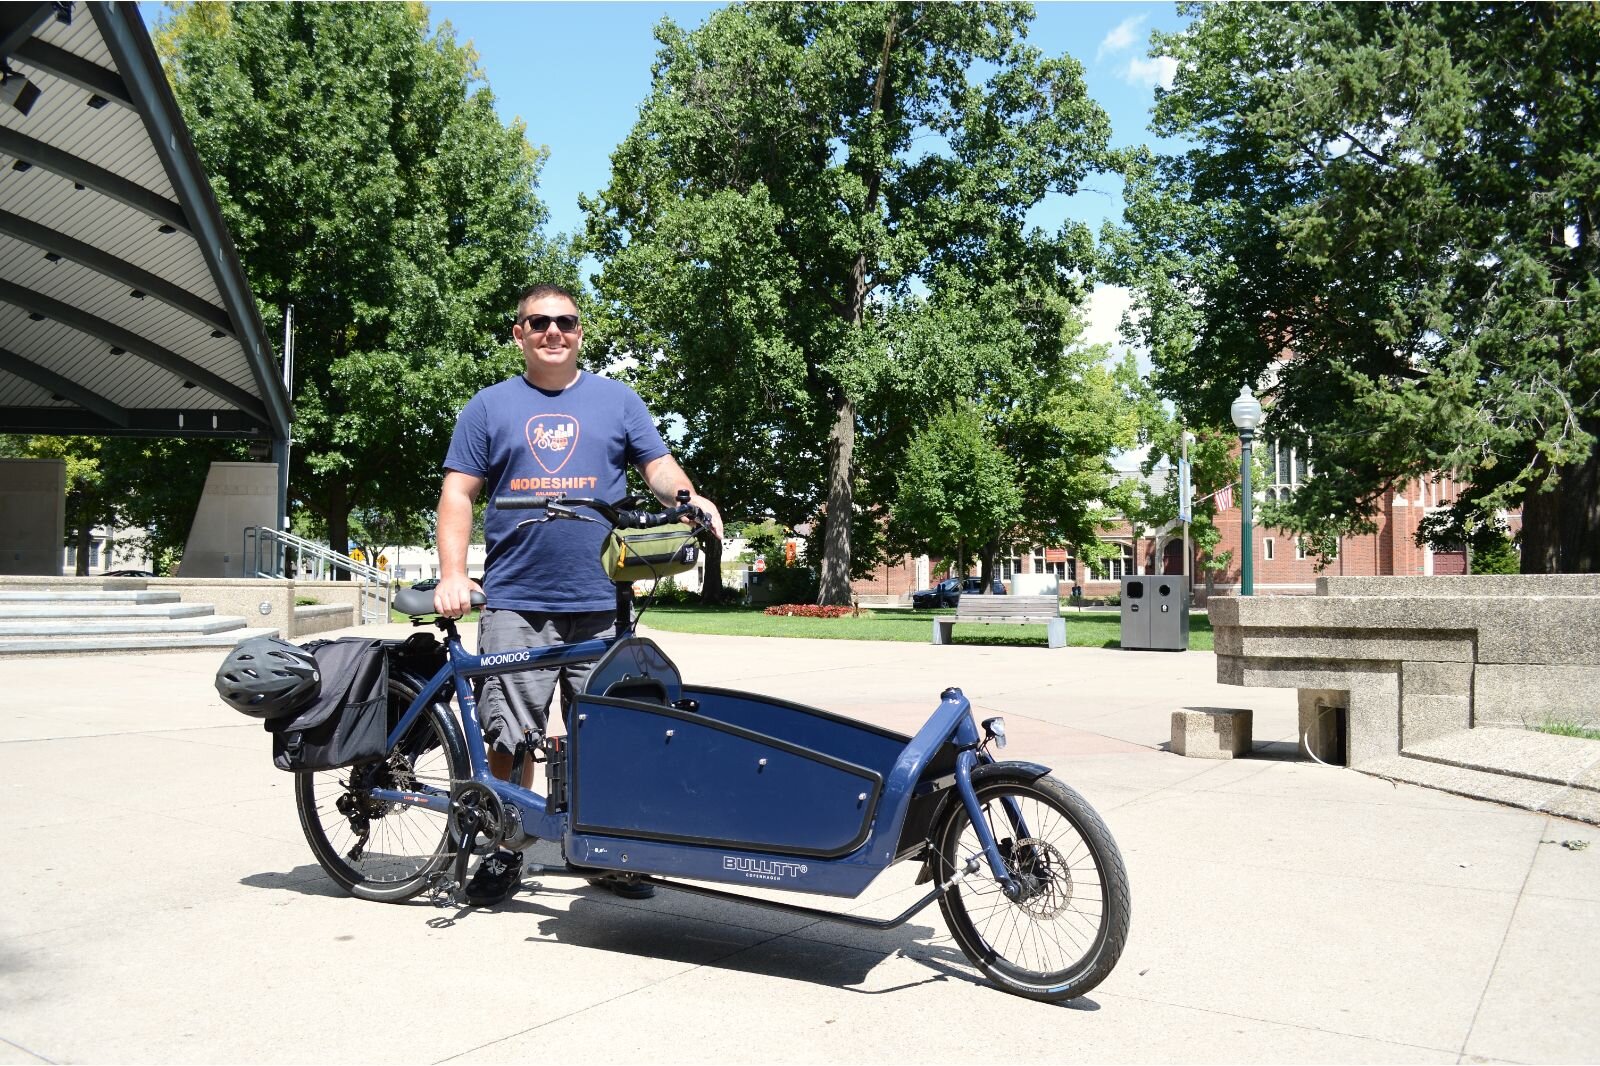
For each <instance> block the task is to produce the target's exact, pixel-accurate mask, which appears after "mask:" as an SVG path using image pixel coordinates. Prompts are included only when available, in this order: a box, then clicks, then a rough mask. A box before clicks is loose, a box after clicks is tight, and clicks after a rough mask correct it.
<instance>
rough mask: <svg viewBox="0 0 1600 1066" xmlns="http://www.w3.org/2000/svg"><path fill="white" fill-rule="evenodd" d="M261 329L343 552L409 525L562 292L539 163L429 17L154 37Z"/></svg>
mask: <svg viewBox="0 0 1600 1066" xmlns="http://www.w3.org/2000/svg"><path fill="white" fill-rule="evenodd" d="M159 45H160V47H161V50H162V53H163V55H164V56H165V58H166V60H167V63H168V73H169V76H170V77H171V79H172V82H173V86H174V91H175V93H176V95H177V98H178V102H179V103H180V105H181V106H182V108H183V112H184V116H185V118H186V120H187V121H188V123H189V126H190V129H191V131H192V133H193V136H194V142H195V147H196V150H197V152H198V153H199V155H200V158H201V160H202V162H203V163H204V165H205V168H206V171H207V173H208V174H209V175H210V177H211V181H212V185H213V188H214V189H215V190H216V193H217V199H218V201H219V202H220V204H221V207H222V213H223V216H224V217H225V219H226V220H227V222H228V225H229V228H230V229H231V230H232V233H233V236H234V240H235V243H236V244H237V245H238V248H239V254H240V258H241V259H242V260H243V262H244V265H245V270H246V272H247V274H248V275H249V278H250V281H251V284H252V287H253V288H254V290H255V293H256V296H257V299H258V300H259V301H260V302H261V304H262V310H263V315H264V317H265V318H266V319H267V320H268V324H269V327H270V328H277V327H278V326H280V325H281V323H282V321H283V316H284V314H285V313H286V310H287V308H289V307H290V306H291V305H292V306H293V308H294V321H295V351H296V358H295V381H294V402H295V425H294V437H295V442H296V444H295V450H294V464H295V465H294V469H293V470H292V472H291V477H290V495H291V501H292V505H299V506H303V507H305V508H307V509H309V511H310V512H311V513H312V515H313V516H314V517H315V519H316V520H317V524H318V525H319V526H320V527H321V528H323V529H325V530H326V532H327V535H328V539H329V541H330V543H331V544H332V545H333V547H334V548H336V549H340V550H342V549H344V548H345V547H346V546H347V545H348V544H349V542H350V535H351V525H350V518H351V513H352V512H353V511H354V512H357V513H359V514H360V515H363V516H366V518H365V521H364V523H363V524H364V525H365V527H366V528H367V529H368V530H369V531H372V530H377V529H380V528H388V529H413V528H416V527H417V526H418V525H419V524H420V523H422V522H424V521H425V516H426V515H427V514H428V513H429V512H431V510H432V509H433V506H434V504H435V503H436V501H437V498H438V490H439V484H440V479H441V473H440V469H439V467H440V463H441V462H442V460H443V458H444V453H445V449H446V447H447V446H448V443H449V438H450V432H451V428H452V427H453V425H454V421H455V415H456V412H457V411H458V410H459V409H460V407H461V406H462V404H464V403H465V401H466V400H467V398H468V397H470V396H471V395H472V393H473V392H474V391H475V390H477V389H478V388H480V387H482V386H484V385H486V384H489V383H490V382H492V381H495V380H497V379H500V378H503V377H507V376H510V375H511V374H514V373H517V372H518V370H519V368H520V365H521V364H520V361H519V359H518V356H517V354H516V351H515V349H514V348H513V347H512V346H511V344H510V340H509V334H510V325H511V317H512V313H513V308H514V305H515V301H516V295H517V293H518V292H519V291H520V290H521V289H522V288H523V287H525V286H526V285H527V284H529V283H530V282H531V281H533V280H557V281H567V282H568V283H571V282H572V280H573V276H574V273H575V271H574V268H573V267H572V265H571V263H570V261H569V259H570V257H569V256H567V254H566V251H565V249H564V248H562V247H561V246H560V245H558V244H548V243H546V242H544V241H543V240H542V239H541V238H540V236H539V229H540V227H541V226H542V225H543V223H544V221H545V219H546V213H545V210H544V208H543V206H542V205H541V204H540V202H539V201H538V199H537V198H536V196H535V193H534V187H535V183H536V179H537V176H538V172H539V168H540V166H541V165H542V163H543V160H544V158H545V154H546V153H545V151H544V150H543V149H541V150H538V151H535V150H534V149H533V148H532V147H530V146H529V144H528V142H527V139H526V137H525V134H524V127H523V125H522V123H521V122H520V121H519V122H516V123H513V124H512V125H511V126H509V127H508V126H504V125H502V124H501V123H500V121H499V120H498V119H497V118H496V117H495V113H494V106H493V105H494V100H493V96H492V95H491V94H490V92H489V89H488V87H487V86H486V85H485V84H484V83H483V82H484V79H483V75H482V73H481V71H480V70H479V69H478V67H477V63H476V57H475V54H474V53H473V51H472V50H471V48H470V47H463V46H461V45H458V44H457V43H456V41H455V37H454V32H453V31H452V30H451V29H450V27H449V24H448V23H445V24H443V25H441V26H440V27H439V29H438V30H437V31H436V32H433V33H430V32H429V31H428V25H427V9H426V8H425V7H424V6H422V5H420V4H324V3H304V4H300V3H296V4H279V3H263V4H254V3H250V4H222V5H218V4H194V5H186V6H182V7H180V8H179V10H178V11H177V13H176V14H175V15H174V16H173V17H172V18H171V20H170V21H169V23H168V24H167V25H166V27H165V28H164V30H163V32H162V34H161V35H160V39H159Z"/></svg>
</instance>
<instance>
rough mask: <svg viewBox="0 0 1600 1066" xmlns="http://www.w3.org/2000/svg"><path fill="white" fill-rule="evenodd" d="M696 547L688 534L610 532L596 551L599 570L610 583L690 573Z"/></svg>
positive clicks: (684, 531) (673, 531)
mask: <svg viewBox="0 0 1600 1066" xmlns="http://www.w3.org/2000/svg"><path fill="white" fill-rule="evenodd" d="M699 561H700V545H699V544H697V543H696V542H695V535H694V532H693V531H692V530H688V529H684V528H679V529H621V530H618V529H613V530H612V531H611V532H610V533H608V534H607V535H606V540H605V545H604V546H603V547H602V548H601V549H600V566H601V567H602V568H603V569H604V570H605V572H606V574H607V575H608V576H609V577H610V578H611V580H612V581H648V580H650V579H651V578H658V577H670V576H671V575H673V574H681V573H683V572H685V571H686V570H693V569H694V567H695V563H697V562H699Z"/></svg>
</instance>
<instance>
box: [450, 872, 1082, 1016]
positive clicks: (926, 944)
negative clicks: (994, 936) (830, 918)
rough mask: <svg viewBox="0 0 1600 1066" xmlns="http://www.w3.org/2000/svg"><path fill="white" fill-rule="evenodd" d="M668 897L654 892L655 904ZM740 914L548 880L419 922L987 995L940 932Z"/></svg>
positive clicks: (866, 984) (843, 980) (892, 987)
mask: <svg viewBox="0 0 1600 1066" xmlns="http://www.w3.org/2000/svg"><path fill="white" fill-rule="evenodd" d="M670 892H671V890H670V889H666V890H663V891H662V893H660V894H659V895H658V897H657V898H658V899H659V898H660V897H661V895H666V894H669V893H670ZM546 901H548V902H546ZM558 901H559V902H558ZM721 910H723V908H719V911H721ZM741 911H745V913H748V911H747V910H746V909H745V908H742V907H740V906H738V905H737V904H727V905H726V907H725V913H718V914H717V915H716V916H715V917H699V916H694V915H686V914H683V913H679V912H675V911H666V910H661V909H657V908H655V907H653V906H652V904H650V903H621V902H616V901H613V900H612V899H611V898H610V897H609V896H608V895H607V894H606V893H605V892H604V890H602V889H595V888H591V887H589V886H587V885H585V884H584V883H583V882H582V881H581V880H577V879H574V878H566V877H557V878H550V879H540V880H534V881H527V882H524V884H523V887H522V889H521V890H520V891H519V892H518V893H517V894H516V895H515V896H513V897H511V898H510V899H509V900H507V901H505V902H504V903H502V904H500V905H499V906H497V907H493V908H483V909H479V908H459V909H452V910H451V912H450V914H449V915H440V916H438V917H436V918H434V919H431V920H430V921H429V923H428V924H429V925H430V926H432V927H433V928H436V929H443V928H449V927H450V926H452V925H455V924H456V922H457V921H459V920H462V919H466V918H471V919H473V920H492V919H493V918H494V917H495V916H496V915H497V914H503V915H506V916H512V915H516V916H523V915H531V916H535V917H536V918H537V919H538V924H537V926H536V930H537V932H536V934H535V935H532V936H526V937H524V938H523V944H524V945H526V946H527V947H529V948H530V949H537V947H538V946H539V945H540V944H544V943H549V942H552V941H553V942H555V943H558V944H561V945H563V946H566V947H576V948H586V949H592V950H596V951H607V952H618V953H622V954H628V955H633V956H636V957H641V958H649V959H654V960H658V961H668V962H678V963H684V964H688V965H694V966H705V967H708V968H711V969H717V970H726V971H730V972H735V973H747V974H752V975H759V976H765V977H776V978H781V979H786V980H792V981H801V982H804V983H806V984H814V985H822V986H826V987H828V988H836V989H839V990H840V991H843V992H853V993H856V994H857V995H869V996H878V995H885V994H887V993H891V992H900V991H903V990H905V989H908V988H914V987H916V986H918V985H926V984H935V983H941V982H945V981H960V982H964V983H966V984H970V985H975V986H978V987H985V988H993V985H992V984H991V983H990V982H989V981H988V980H987V979H986V978H985V977H984V976H983V975H982V974H980V973H978V972H976V971H975V970H973V969H972V966H971V964H970V963H969V962H968V961H967V958H966V956H965V955H963V954H962V953H961V951H960V949H959V948H957V947H956V946H955V945H954V944H953V943H951V942H949V939H948V934H946V933H945V932H944V930H943V929H942V928H935V927H933V926H928V925H919V924H917V923H916V922H915V921H912V922H908V923H906V924H905V925H902V926H899V927H897V928H894V929H887V930H857V929H846V927H842V926H841V927H837V928H840V929H841V930H845V932H844V935H846V936H854V937H856V938H857V939H859V940H860V941H861V942H860V943H856V944H847V943H841V942H840V940H838V939H833V940H824V939H817V938H813V937H808V936H806V935H805V932H806V930H808V929H814V928H816V927H817V926H818V925H826V924H827V923H825V922H813V923H810V924H808V925H804V926H802V927H801V928H799V929H794V930H791V931H788V932H778V931H774V930H772V929H770V928H763V927H760V926H756V925H753V924H749V923H748V922H746V921H741V919H740V912H741ZM894 959H905V960H907V961H909V962H912V963H914V964H916V965H917V966H918V967H920V968H922V969H923V970H925V971H930V972H929V973H928V975H927V976H926V977H922V978H920V979H916V980H898V981H893V982H892V983H889V982H885V981H884V980H883V978H882V977H881V976H880V977H878V978H876V979H875V978H874V977H873V973H874V971H875V970H877V968H878V967H879V966H881V965H883V964H884V963H887V962H890V961H891V960H894ZM1057 1005H1058V1006H1061V1007H1065V1008H1068V1009H1071V1010H1080V1011H1096V1010H1099V1009H1100V1006H1099V1004H1098V1003H1096V1002H1094V1001H1093V1000H1092V999H1088V998H1086V997H1082V998H1079V999H1076V1000H1072V1001H1070V1002H1066V1003H1061V1004H1057Z"/></svg>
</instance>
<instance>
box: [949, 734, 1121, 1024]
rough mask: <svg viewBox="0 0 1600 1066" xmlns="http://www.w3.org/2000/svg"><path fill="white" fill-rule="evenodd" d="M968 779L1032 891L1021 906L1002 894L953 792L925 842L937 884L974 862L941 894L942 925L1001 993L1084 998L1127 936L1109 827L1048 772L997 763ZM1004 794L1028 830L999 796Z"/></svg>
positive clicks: (1011, 862) (1118, 858)
mask: <svg viewBox="0 0 1600 1066" xmlns="http://www.w3.org/2000/svg"><path fill="white" fill-rule="evenodd" d="M973 785H974V788H975V789H976V791H977V796H978V803H979V805H980V806H981V807H982V808H983V811H984V816H985V818H986V820H987V822H988V824H989V826H990V830H991V831H992V832H993V833H994V837H995V841H996V842H997V843H998V844H1000V848H1001V853H1002V855H1004V856H1005V858H1006V864H1007V866H1008V868H1009V869H1010V870H1011V872H1012V874H1013V876H1024V877H1027V878H1030V879H1031V882H1032V884H1033V885H1034V886H1036V889H1037V891H1035V892H1034V893H1033V894H1032V895H1031V896H1030V897H1029V898H1028V899H1024V900H1022V901H1020V902H1019V901H1013V900H1010V899H1007V898H1006V896H1005V894H1004V893H1003V892H1002V891H1001V887H1000V883H999V882H998V881H997V880H995V878H994V876H993V874H992V873H991V871H990V867H989V863H988V861H987V860H986V859H984V857H983V851H982V848H981V846H980V845H979V843H978V840H977V834H976V833H975V832H974V831H973V830H972V824H971V820H970V819H969V817H968V815H967V809H966V805H965V804H963V803H962V802H961V801H960V800H959V799H957V798H955V797H952V799H951V802H950V804H949V806H948V807H947V808H946V812H945V814H944V816H943V818H942V819H941V821H940V823H939V827H938V828H937V829H936V830H935V833H934V838H933V839H934V841H935V859H936V864H937V871H936V872H937V873H938V880H939V881H940V882H941V883H942V882H944V881H946V880H948V879H949V878H950V877H951V875H952V874H953V873H955V872H956V871H959V870H961V869H963V868H964V867H965V866H966V864H967V860H968V859H969V858H971V857H973V856H976V857H977V858H978V860H979V862H980V863H981V866H980V867H979V869H978V870H977V871H976V872H975V873H973V874H972V875H971V876H970V877H967V878H966V879H964V880H962V881H959V882H957V883H956V884H954V885H952V886H951V887H950V888H949V889H947V890H946V891H945V892H943V893H941V894H940V896H939V910H940V911H941V912H942V913H943V914H944V920H945V924H946V925H947V926H948V927H949V929H950V933H951V935H952V936H953V937H954V938H955V940H956V943H957V944H958V945H959V946H960V948H961V950H962V952H963V953H964V954H965V955H966V956H967V958H968V959H970V960H971V961H972V963H973V965H975V966H977V967H978V969H980V970H982V971H983V973H984V974H985V975H986V976H987V977H988V978H989V979H990V980H992V981H993V982H994V983H995V984H997V985H999V986H1000V987H1001V988H1002V989H1003V990H1004V991H1007V992H1010V993H1012V994H1014V995H1018V996H1024V997H1026V998H1028V999H1037V1000H1044V1001H1055V1000H1064V999H1074V998H1076V997H1078V996H1081V995H1083V994H1084V993H1086V992H1088V991H1089V990H1090V989H1092V988H1094V987H1095V986H1096V985H1098V984H1099V983H1100V982H1101V981H1103V980H1105V978H1106V976H1107V975H1108V974H1110V973H1111V970H1112V968H1113V967H1115V966H1116V964H1117V959H1118V958H1120V957H1121V955H1122V949H1123V946H1124V945H1125V944H1126V943H1127V939H1128V921H1129V916H1130V913H1131V910H1132V906H1131V901H1130V897H1129V893H1128V875H1127V871H1126V869H1125V868H1124V867H1123V863H1122V855H1121V853H1119V852H1118V851H1117V846H1116V843H1115V842H1114V841H1113V840H1112V839H1111V833H1110V831H1109V830H1108V829H1107V828H1106V826H1105V823H1104V822H1102V821H1101V820H1100V816H1099V815H1098V814H1096V813H1095V811H1094V808H1092V807H1090V806H1089V804H1088V802H1087V801H1086V800H1084V798H1083V797H1082V796H1080V795H1078V794H1077V793H1076V792H1074V791H1073V790H1072V789H1070V788H1068V787H1067V786H1066V785H1064V784H1062V783H1061V782H1060V781H1057V780H1056V779H1055V778H1053V777H1051V776H1049V775H1045V776H1043V777H1036V776H1035V775H1034V774H1032V773H1030V772H1028V771H1025V770H1022V769H1020V768H1018V769H1010V768H1007V767H1005V766H1004V765H1003V764H1002V765H999V766H995V767H992V768H986V770H985V771H980V775H979V776H975V778H974V781H973ZM1008 798H1009V799H1010V800H1012V801H1014V803H1015V806H1016V809H1017V811H1018V813H1019V814H1020V815H1021V822H1022V825H1023V826H1024V827H1025V830H1026V835H1022V834H1021V833H1019V831H1018V830H1017V828H1016V820H1015V819H1014V818H1013V817H1012V815H1011V813H1010V810H1009V809H1008V807H1007V805H1006V804H1004V803H1003V802H1002V801H1003V800H1005V799H1008ZM1019 837H1020V840H1019ZM1058 956H1059V957H1058Z"/></svg>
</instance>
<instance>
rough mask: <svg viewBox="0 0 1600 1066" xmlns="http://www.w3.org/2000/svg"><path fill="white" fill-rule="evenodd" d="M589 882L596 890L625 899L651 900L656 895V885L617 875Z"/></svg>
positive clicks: (592, 879)
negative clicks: (600, 889) (599, 889)
mask: <svg viewBox="0 0 1600 1066" xmlns="http://www.w3.org/2000/svg"><path fill="white" fill-rule="evenodd" d="M587 880H588V882H589V883H590V884H591V885H593V886H594V887H595V888H603V889H605V890H606V891H607V892H610V893H613V894H614V895H618V896H621V897H622V898H623V899H650V898H651V897H653V896H654V895H655V894H656V886H655V885H647V884H644V883H642V882H640V881H629V880H627V879H626V878H624V877H621V876H619V875H617V874H611V875H610V876H603V877H590V878H587Z"/></svg>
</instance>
